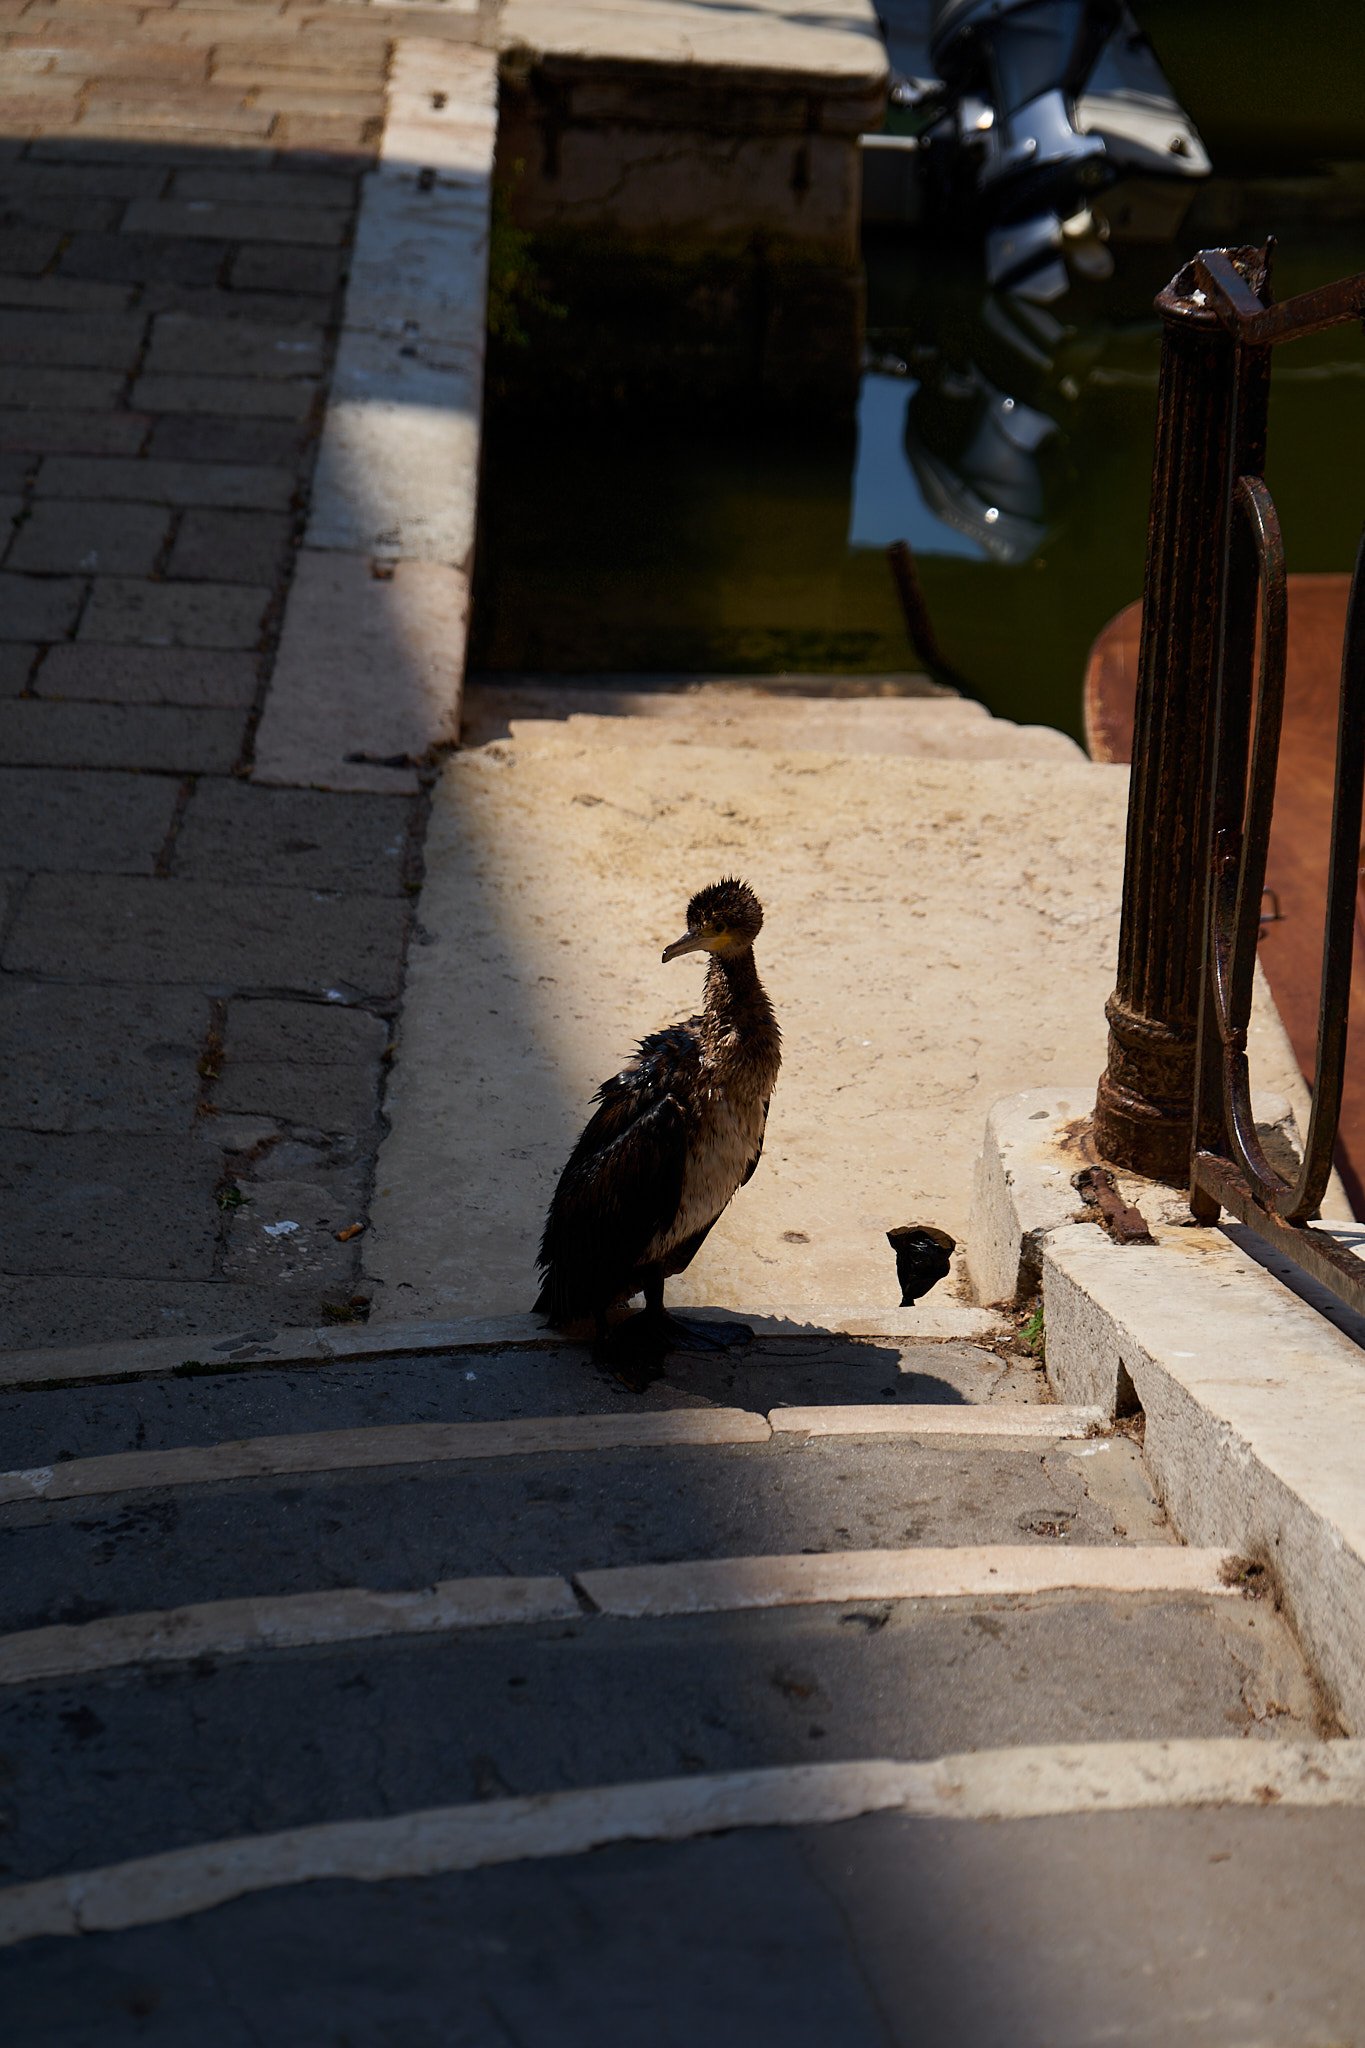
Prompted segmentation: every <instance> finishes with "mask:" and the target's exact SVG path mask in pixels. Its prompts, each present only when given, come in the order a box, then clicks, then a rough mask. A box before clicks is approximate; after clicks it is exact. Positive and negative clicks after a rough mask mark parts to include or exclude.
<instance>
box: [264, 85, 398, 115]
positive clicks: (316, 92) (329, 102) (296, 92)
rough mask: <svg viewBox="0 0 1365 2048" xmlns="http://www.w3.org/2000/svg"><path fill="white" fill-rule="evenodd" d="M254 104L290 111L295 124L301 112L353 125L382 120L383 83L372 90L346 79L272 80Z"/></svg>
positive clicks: (281, 111)
mask: <svg viewBox="0 0 1365 2048" xmlns="http://www.w3.org/2000/svg"><path fill="white" fill-rule="evenodd" d="M253 104H254V105H255V106H258V107H268V108H269V109H270V110H271V112H272V113H276V114H287V115H288V116H289V119H290V123H291V124H292V122H293V121H294V119H295V118H296V117H297V116H299V115H304V116H306V117H308V118H310V119H311V118H318V119H322V120H326V121H328V122H331V121H344V122H346V123H347V124H350V123H353V122H366V121H375V120H382V119H383V116H384V90H383V87H382V86H373V87H371V89H370V90H369V91H368V92H365V91H359V92H357V91H355V90H352V89H350V88H349V87H348V85H347V84H346V83H345V82H338V83H335V84H333V83H331V82H330V81H329V82H328V83H326V84H324V83H323V82H322V81H320V80H319V81H316V82H315V81H313V80H311V79H310V80H309V81H307V83H300V84H298V85H281V84H277V83H275V82H274V81H269V82H267V83H266V84H265V85H263V86H261V87H260V89H259V90H258V92H257V94H256V98H255V100H254V102H253Z"/></svg>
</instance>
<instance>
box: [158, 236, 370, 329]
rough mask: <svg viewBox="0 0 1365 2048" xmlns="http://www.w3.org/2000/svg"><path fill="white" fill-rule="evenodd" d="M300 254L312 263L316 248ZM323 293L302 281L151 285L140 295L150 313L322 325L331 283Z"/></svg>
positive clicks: (329, 303)
mask: <svg viewBox="0 0 1365 2048" xmlns="http://www.w3.org/2000/svg"><path fill="white" fill-rule="evenodd" d="M270 253H271V254H275V255H278V253H279V252H278V250H275V251H271V252H270ZM299 253H300V254H301V255H302V256H304V257H305V259H306V262H307V264H308V265H310V266H311V264H312V262H313V259H314V257H315V256H316V254H317V251H316V250H314V249H306V250H301V251H300V252H299ZM295 282H296V283H297V282H298V281H297V280H295ZM326 294H327V295H326V296H325V297H323V296H320V295H319V294H318V293H316V292H311V291H305V290H304V288H303V286H302V285H301V284H299V286H298V289H296V290H293V291H290V290H287V289H286V290H281V291H239V290H236V289H233V290H231V291H215V290H210V289H207V288H205V287H201V286H197V285H196V286H188V285H187V286H180V285H175V284H151V285H148V287H147V289H146V291H145V292H144V293H143V294H142V300H141V304H142V306H143V308H144V310H145V311H147V312H149V313H189V314H193V316H194V317H195V318H196V319H199V320H212V321H214V322H222V321H228V320H252V321H257V322H261V323H265V324H269V325H274V326H281V327H286V326H307V327H321V326H325V325H326V323H327V322H328V321H330V320H331V318H332V286H331V284H330V283H329V284H328V286H327V288H326Z"/></svg>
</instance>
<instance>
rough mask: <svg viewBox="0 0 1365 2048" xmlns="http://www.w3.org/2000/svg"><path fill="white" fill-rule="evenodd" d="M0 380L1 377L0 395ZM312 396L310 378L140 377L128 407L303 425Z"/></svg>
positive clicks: (314, 391) (314, 386)
mask: <svg viewBox="0 0 1365 2048" xmlns="http://www.w3.org/2000/svg"><path fill="white" fill-rule="evenodd" d="M70 374H73V375H74V374H77V373H75V372H72V373H70ZM2 380H3V373H0V389H2V388H3V381H2ZM317 390H318V387H317V383H316V381H315V380H313V379H312V378H289V379H285V378H279V377H161V376H142V377H139V378H138V380H137V382H136V384H135V385H134V386H133V404H134V405H136V406H140V407H141V408H142V409H143V410H144V411H146V412H188V413H203V414H206V415H207V416H208V417H210V418H213V419H225V418H227V419H230V418H231V417H232V416H233V415H234V414H245V415H246V416H247V417H248V418H259V419H277V420H302V419H306V418H307V417H308V415H309V413H310V412H311V411H312V409H313V402H314V400H315V398H316V397H317Z"/></svg>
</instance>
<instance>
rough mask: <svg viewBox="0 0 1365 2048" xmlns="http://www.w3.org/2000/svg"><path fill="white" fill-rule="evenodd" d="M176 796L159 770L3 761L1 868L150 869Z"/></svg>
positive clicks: (174, 786) (0, 775)
mask: <svg viewBox="0 0 1365 2048" xmlns="http://www.w3.org/2000/svg"><path fill="white" fill-rule="evenodd" d="M5 708H9V707H5V706H0V709H5ZM178 795H179V784H178V783H176V782H173V781H171V780H170V779H169V778H167V777H164V776H158V775H105V774H100V773H97V772H95V771H91V772H89V773H85V774H82V773H79V772H76V773H73V772H72V771H70V770H43V769H39V768H0V798H3V801H2V802H0V868H15V869H28V870H31V871H33V872H34V873H39V872H44V873H52V874H86V873H107V874H124V875H150V874H151V872H152V870H153V868H154V867H155V865H156V858H157V855H158V853H159V852H160V851H161V848H162V846H163V845H164V844H165V841H166V834H167V833H168V832H169V831H170V828H171V819H172V818H173V817H174V815H175V806H176V800H177V797H178Z"/></svg>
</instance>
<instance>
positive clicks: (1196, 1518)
mask: <svg viewBox="0 0 1365 2048" xmlns="http://www.w3.org/2000/svg"><path fill="white" fill-rule="evenodd" d="M1091 1100H1092V1096H1091V1093H1090V1091H1088V1090H1087V1091H1085V1092H1082V1091H1080V1090H1076V1091H1067V1090H1064V1089H1063V1090H1059V1089H1048V1090H1030V1091H1028V1092H1026V1093H1024V1094H1020V1095H1014V1096H1010V1097H1008V1098H1006V1099H1005V1100H1004V1101H1002V1102H998V1103H997V1104H996V1105H995V1107H994V1109H993V1110H992V1111H991V1114H990V1117H989V1120H988V1123H987V1128H986V1136H985V1143H984V1146H983V1149H982V1154H981V1158H980V1161H979V1163H978V1167H977V1174H976V1185H975V1190H974V1199H973V1208H972V1219H971V1228H970V1233H969V1253H968V1258H969V1269H970V1272H971V1276H972V1281H973V1284H974V1286H975V1288H976V1291H977V1294H978V1296H979V1298H981V1299H983V1300H989V1301H997V1302H1001V1303H1005V1302H1011V1301H1012V1302H1016V1303H1017V1302H1018V1301H1019V1300H1020V1299H1021V1298H1023V1297H1024V1296H1026V1295H1028V1294H1030V1293H1036V1292H1038V1291H1041V1294H1042V1301H1043V1313H1044V1325H1045V1328H1046V1333H1047V1351H1046V1363H1047V1375H1048V1379H1049V1381H1050V1383H1051V1385H1052V1388H1053V1391H1054V1392H1055V1394H1056V1396H1057V1398H1058V1400H1059V1401H1062V1402H1065V1403H1067V1404H1069V1405H1074V1406H1077V1407H1090V1408H1097V1409H1099V1410H1101V1411H1102V1413H1103V1414H1104V1415H1105V1416H1107V1417H1109V1416H1123V1415H1125V1414H1132V1415H1136V1414H1141V1415H1142V1417H1143V1419H1144V1435H1143V1457H1144V1461H1145V1463H1146V1465H1147V1468H1148V1471H1149V1473H1150V1475H1151V1478H1152V1480H1153V1483H1154V1484H1155V1486H1156V1488H1157V1492H1158V1494H1159V1497H1160V1499H1161V1502H1162V1505H1163V1507H1164V1508H1165V1509H1166V1512H1167V1513H1168V1515H1169V1516H1170V1518H1171V1521H1172V1524H1173V1525H1174V1527H1175V1528H1176V1530H1177V1531H1178V1533H1179V1534H1180V1536H1181V1537H1182V1538H1183V1539H1184V1541H1185V1542H1187V1543H1191V1544H1205V1545H1207V1544H1218V1545H1221V1546H1223V1547H1224V1548H1226V1549H1227V1550H1229V1551H1231V1552H1235V1553H1236V1554H1237V1555H1239V1556H1242V1557H1246V1558H1249V1559H1251V1560H1252V1561H1253V1562H1254V1563H1256V1564H1257V1565H1258V1566H1260V1567H1261V1568H1262V1569H1263V1570H1264V1572H1265V1573H1266V1574H1267V1575H1268V1580H1269V1583H1270V1584H1271V1585H1272V1586H1273V1587H1274V1589H1275V1592H1276V1596H1277V1598H1278V1599H1279V1600H1280V1601H1281V1602H1282V1604H1283V1606H1284V1608H1285V1610H1286V1612H1287V1613H1288V1614H1289V1616H1290V1618H1291V1620H1292V1622H1293V1624H1294V1626H1295V1627H1296V1629H1297V1630H1298V1633H1299V1635H1300V1637H1301V1639H1302V1641H1303V1644H1304V1647H1305V1649H1306V1650H1307V1652H1308V1654H1309V1656H1310V1658H1311V1659H1312V1661H1313V1662H1314V1664H1315V1666H1316V1668H1317V1670H1318V1672H1319V1674H1320V1677H1321V1679H1322V1681H1323V1684H1324V1686H1325V1688H1326V1691H1327V1694H1328V1696H1329V1698H1330V1700H1331V1702H1332V1705H1333V1708H1334V1710H1335V1711H1336V1712H1337V1714H1338V1715H1339V1717H1340V1719H1341V1720H1342V1721H1343V1723H1344V1724H1345V1726H1346V1727H1347V1728H1348V1729H1358V1728H1360V1727H1362V1726H1365V1493H1363V1492H1362V1489H1361V1486H1360V1482H1359V1471H1358V1451H1357V1450H1355V1449H1354V1448H1353V1447H1354V1446H1358V1444H1359V1443H1360V1441H1361V1438H1362V1434H1365V1372H1362V1369H1361V1364H1362V1360H1361V1341H1362V1337H1361V1331H1360V1329H1358V1328H1357V1327H1356V1326H1355V1325H1354V1324H1350V1325H1349V1326H1348V1323H1347V1322H1345V1321H1342V1320H1341V1319H1340V1318H1337V1319H1336V1320H1334V1319H1332V1317H1331V1316H1330V1315H1329V1314H1326V1313H1322V1312H1320V1311H1319V1309H1318V1308H1317V1307H1315V1306H1313V1305H1312V1303H1311V1301H1310V1300H1308V1299H1304V1298H1301V1297H1300V1295H1299V1294H1297V1293H1295V1292H1292V1291H1291V1290H1290V1288H1289V1287H1287V1286H1285V1285H1283V1284H1282V1282H1281V1280H1280V1279H1278V1278H1277V1277H1276V1275H1275V1273H1274V1272H1273V1271H1271V1270H1268V1268H1267V1266H1266V1265H1263V1264H1262V1263H1260V1262H1259V1261H1258V1260H1256V1259H1254V1258H1253V1257H1252V1256H1251V1255H1250V1253H1249V1252H1248V1251H1247V1250H1244V1249H1243V1248H1242V1246H1241V1244H1240V1243H1238V1242H1237V1241H1235V1240H1236V1238H1237V1236H1238V1235H1239V1233H1238V1232H1237V1231H1236V1230H1235V1229H1234V1230H1232V1231H1224V1230H1221V1229H1218V1228H1212V1229H1201V1228H1197V1227H1195V1226H1194V1225H1193V1224H1192V1221H1191V1218H1190V1214H1189V1209H1188V1206H1187V1204H1186V1201H1185V1197H1184V1194H1183V1192H1182V1191H1180V1190H1177V1189H1171V1188H1165V1187H1161V1186H1159V1185H1158V1184H1157V1183H1155V1182H1153V1181H1144V1180H1140V1179H1138V1178H1137V1177H1135V1176H1132V1175H1126V1174H1119V1175H1116V1180H1117V1183H1118V1186H1119V1189H1120V1192H1121V1193H1122V1195H1123V1197H1124V1199H1125V1201H1128V1202H1131V1203H1133V1204H1134V1205H1135V1206H1136V1207H1138V1208H1139V1209H1140V1210H1141V1211H1142V1213H1143V1215H1144V1217H1145V1219H1146V1221H1147V1223H1148V1225H1149V1227H1150V1229H1151V1231H1152V1234H1153V1237H1154V1239H1155V1242H1154V1243H1152V1244H1149V1245H1121V1244H1116V1243H1114V1242H1113V1241H1112V1240H1111V1239H1110V1238H1109V1237H1107V1236H1106V1235H1105V1234H1104V1232H1103V1231H1102V1230H1100V1229H1098V1228H1097V1227H1096V1226H1095V1224H1094V1223H1093V1222H1092V1221H1090V1220H1089V1219H1088V1218H1086V1217H1085V1215H1084V1212H1083V1211H1082V1210H1081V1208H1080V1204H1079V1201H1078V1198H1077V1196H1076V1194H1075V1191H1074V1190H1073V1188H1072V1186H1071V1175H1072V1173H1073V1172H1074V1171H1075V1170H1076V1169H1077V1168H1078V1167H1079V1166H1080V1165H1082V1164H1084V1163H1085V1157H1084V1154H1083V1153H1082V1152H1081V1150H1080V1149H1079V1145H1080V1140H1081V1138H1082V1136H1083V1132H1084V1120H1085V1117H1086V1115H1087V1113H1088V1111H1089V1109H1090V1106H1091ZM1257 1127H1258V1130H1259V1131H1260V1133H1261V1137H1262V1142H1263V1143H1264V1144H1266V1146H1267V1148H1268V1149H1272V1151H1273V1150H1274V1149H1279V1151H1280V1153H1281V1156H1282V1158H1283V1159H1284V1162H1285V1164H1286V1166H1288V1165H1291V1164H1292V1163H1293V1162H1294V1161H1295V1160H1296V1159H1297V1157H1298V1155H1299V1136H1298V1126H1297V1121H1296V1118H1295V1115H1294V1111H1293V1108H1292V1106H1291V1105H1290V1103H1289V1102H1287V1101H1286V1100H1284V1098H1282V1097H1277V1096H1265V1095H1263V1096H1258V1098H1257Z"/></svg>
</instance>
